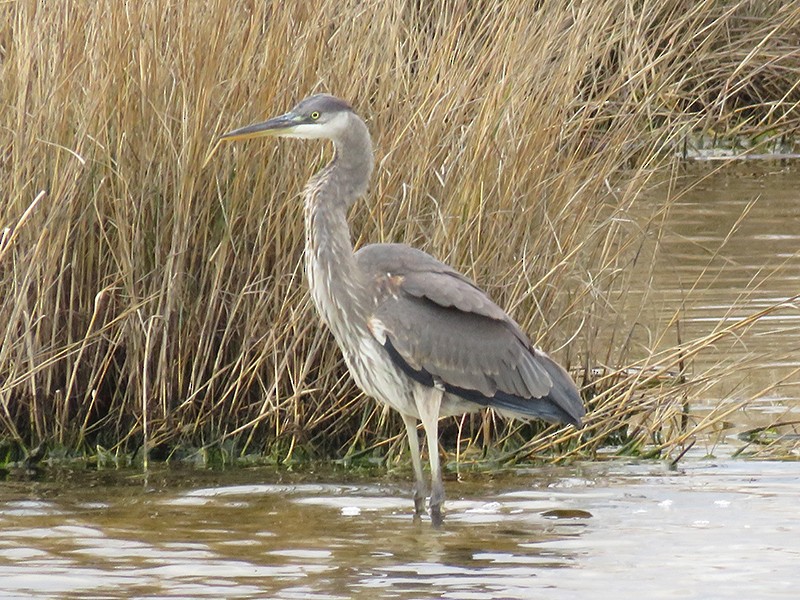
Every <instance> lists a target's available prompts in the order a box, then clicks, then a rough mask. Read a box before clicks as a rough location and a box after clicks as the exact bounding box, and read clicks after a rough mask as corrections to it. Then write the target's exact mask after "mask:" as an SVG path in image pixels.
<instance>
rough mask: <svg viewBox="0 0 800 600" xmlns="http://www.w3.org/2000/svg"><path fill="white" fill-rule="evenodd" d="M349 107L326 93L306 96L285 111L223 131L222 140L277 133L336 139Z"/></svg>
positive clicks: (345, 119) (342, 126)
mask: <svg viewBox="0 0 800 600" xmlns="http://www.w3.org/2000/svg"><path fill="white" fill-rule="evenodd" d="M353 114H354V113H353V109H352V108H351V106H350V105H349V104H348V103H347V102H345V101H344V100H340V99H339V98H336V97H335V96H330V95H328V94H316V95H314V96H309V97H308V98H306V99H305V100H303V101H302V102H300V103H299V104H298V105H297V106H295V107H294V108H293V109H292V110H290V111H289V112H287V113H286V114H283V115H279V116H277V117H273V118H271V119H269V120H267V121H263V122H261V123H253V124H252V125H247V126H246V127H241V128H239V129H234V130H233V131H229V132H227V133H224V134H223V135H222V137H221V139H222V140H226V141H230V140H245V139H250V138H255V137H264V136H278V137H293V138H306V139H319V138H324V139H329V140H336V139H338V138H339V137H340V136H341V135H342V134H343V132H344V131H345V130H346V129H347V127H348V125H349V123H350V117H351V115H353Z"/></svg>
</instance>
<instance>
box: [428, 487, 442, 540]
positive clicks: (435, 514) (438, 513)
mask: <svg viewBox="0 0 800 600" xmlns="http://www.w3.org/2000/svg"><path fill="white" fill-rule="evenodd" d="M443 504H444V488H443V487H442V485H441V484H439V485H436V484H435V483H434V485H433V491H432V492H431V523H432V524H433V526H434V527H436V528H437V529H438V528H439V527H441V526H442V523H443V521H444V515H442V505H443Z"/></svg>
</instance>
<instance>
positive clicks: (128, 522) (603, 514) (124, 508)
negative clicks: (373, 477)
mask: <svg viewBox="0 0 800 600" xmlns="http://www.w3.org/2000/svg"><path fill="white" fill-rule="evenodd" d="M149 479H150V481H149V483H148V484H145V483H142V482H141V479H140V476H127V477H126V476H125V475H120V474H116V475H115V474H110V475H104V474H99V475H98V474H84V475H82V476H73V479H71V480H69V481H58V482H52V483H35V482H11V483H8V482H7V483H6V484H4V485H3V486H2V487H0V505H2V507H3V509H2V514H0V531H2V536H1V537H0V595H2V597H3V598H320V599H321V598H352V597H361V598H378V597H380V598H459V599H481V598H534V597H547V598H569V599H576V598H599V597H609V598H611V597H613V598H634V597H635V598H737V599H739V598H796V597H797V593H798V592H797V590H798V586H800V570H799V569H798V566H797V565H798V564H799V563H800V520H798V519H797V497H798V495H800V478H798V470H797V465H796V464H794V463H786V462H783V463H780V462H744V461H730V460H722V461H711V460H702V459H693V460H690V461H688V462H686V463H685V464H683V465H681V467H680V468H679V469H678V470H676V471H670V470H667V469H666V468H665V467H664V466H663V465H661V464H658V463H652V462H650V463H646V464H636V463H619V462H614V463H595V464H587V465H581V466H577V467H574V466H573V467H571V468H545V469H530V470H521V471H515V472H511V473H508V472H507V473H504V474H502V475H496V476H494V477H490V476H488V475H477V474H471V475H469V476H468V477H467V478H466V480H464V481H461V482H458V481H450V482H448V484H447V486H448V491H449V494H450V498H451V500H450V501H449V502H448V504H447V509H448V514H447V517H446V523H445V526H444V528H443V529H442V530H438V531H437V530H433V529H432V528H431V527H430V524H429V522H427V521H422V522H414V520H413V519H412V517H411V500H410V498H409V493H408V489H407V488H408V484H407V482H405V481H389V482H386V483H381V484H376V483H374V482H373V483H370V482H355V483H352V484H348V485H342V484H337V483H330V482H326V481H325V480H329V479H330V476H327V477H323V478H322V479H321V480H320V481H318V482H315V483H302V482H296V481H295V482H292V481H290V480H287V479H286V476H280V475H278V474H276V473H275V472H274V471H266V470H245V471H238V472H229V473H201V474H195V475H193V476H192V477H191V478H190V479H189V480H188V481H187V480H186V477H185V476H184V475H181V474H170V473H161V474H158V473H156V474H151V475H150V478H149ZM281 479H283V480H284V481H283V482H279V481H280V480H281ZM578 511H580V512H578ZM553 512H555V515H556V516H547V515H548V514H552V513H553ZM559 514H560V515H561V516H562V517H564V518H557V515H559Z"/></svg>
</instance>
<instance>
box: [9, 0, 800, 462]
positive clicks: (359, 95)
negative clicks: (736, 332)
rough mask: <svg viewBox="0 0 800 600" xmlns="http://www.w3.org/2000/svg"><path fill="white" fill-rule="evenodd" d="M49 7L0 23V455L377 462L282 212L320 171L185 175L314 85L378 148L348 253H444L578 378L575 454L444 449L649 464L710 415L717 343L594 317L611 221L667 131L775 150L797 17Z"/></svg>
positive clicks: (762, 7)
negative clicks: (633, 343) (39, 451)
mask: <svg viewBox="0 0 800 600" xmlns="http://www.w3.org/2000/svg"><path fill="white" fill-rule="evenodd" d="M59 4H60V5H61V6H60V7H59V8H58V9H57V10H56V9H55V8H54V7H52V6H49V5H45V4H43V3H37V2H34V1H29V0H19V1H16V2H6V3H2V4H0V80H2V81H3V86H2V87H0V104H2V107H3V109H2V111H0V207H1V208H2V212H0V227H2V228H3V231H2V237H0V290H2V292H1V294H0V336H2V342H1V343H2V345H1V346H0V435H2V437H3V438H4V439H6V440H10V441H11V442H13V443H14V444H19V445H21V446H25V447H32V446H36V445H37V444H39V443H40V442H41V441H47V442H48V443H50V444H51V445H53V446H60V447H65V448H69V449H73V450H79V451H87V450H88V451H90V452H93V451H94V449H95V448H97V447H104V448H107V449H110V452H111V453H112V454H115V455H116V454H128V453H131V452H133V451H134V450H136V449H137V448H138V447H140V446H141V444H142V441H143V439H145V437H146V438H147V439H148V440H149V445H150V446H151V447H152V448H155V449H157V450H159V451H160V452H161V456H167V455H168V453H169V452H171V451H172V450H174V449H175V448H179V447H200V446H215V445H221V444H229V446H230V448H232V452H233V453H234V454H244V453H253V452H255V453H267V454H271V455H274V456H276V457H279V458H282V459H284V458H287V457H293V456H294V457H296V456H307V455H310V456H313V455H319V454H324V455H328V454H333V455H339V454H344V453H349V454H350V455H351V456H357V455H359V453H371V452H375V451H377V452H380V451H382V450H381V449H382V448H384V447H386V446H387V445H388V446H393V447H394V446H395V445H396V444H395V442H394V438H392V436H394V435H395V434H396V433H397V432H398V431H400V430H401V429H402V428H401V427H400V426H399V422H397V421H395V419H394V417H392V416H390V415H388V414H387V413H385V412H382V411H381V409H380V408H378V407H376V405H375V403H374V402H372V401H370V400H367V399H364V398H362V397H360V396H359V395H358V394H357V390H356V389H355V387H354V385H353V383H352V382H351V380H350V379H349V378H348V376H347V375H346V372H345V369H344V367H343V364H342V361H341V359H340V355H339V352H338V350H337V349H336V348H335V345H334V344H333V342H332V340H331V339H330V338H329V336H328V334H327V333H326V332H325V331H324V330H322V329H321V328H320V327H319V326H318V322H317V317H316V315H315V314H314V311H313V307H312V306H311V304H310V302H309V299H308V297H307V292H306V288H305V281H304V278H303V273H302V267H301V262H300V254H301V251H302V244H303V233H302V215H301V211H300V209H299V206H298V202H297V195H298V192H299V190H300V189H301V188H302V184H303V182H304V181H305V179H306V178H307V177H308V176H309V175H310V174H311V172H312V171H313V170H314V169H315V168H316V166H317V165H319V164H320V163H321V162H322V161H323V160H324V157H323V156H322V155H321V154H320V151H319V149H318V148H315V147H313V146H309V147H300V146H293V147H292V148H291V149H287V148H285V147H282V146H280V145H276V144H274V143H265V144H250V145H247V146H246V147H244V146H242V147H237V148H226V149H225V150H224V151H223V152H218V153H217V156H216V157H215V159H214V160H213V161H212V162H211V163H209V165H208V166H206V167H205V168H203V159H204V157H205V156H206V154H207V152H208V151H209V149H210V148H211V147H212V146H213V144H214V137H215V135H216V134H218V133H220V132H222V131H223V130H226V129H228V128H230V127H233V126H238V125H242V124H246V123H249V122H251V121H254V120H256V119H259V118H262V117H266V116H270V115H272V114H275V113H277V112H279V111H282V110H285V109H286V108H288V107H289V106H291V105H292V104H293V103H294V102H295V101H296V100H298V99H299V98H301V97H303V96H305V95H307V94H309V93H311V92H314V91H329V92H332V93H335V94H337V95H340V96H342V97H344V98H348V99H350V100H351V101H352V102H353V104H354V105H355V106H356V108H357V110H358V111H359V112H360V113H361V114H362V115H364V116H365V117H366V118H367V120H368V124H369V126H370V129H371V131H372V134H373V137H374V142H375V147H376V154H377V160H378V168H377V170H376V177H375V179H374V182H373V186H372V192H371V194H370V197H369V198H368V200H367V201H366V202H363V203H360V204H359V205H358V206H357V208H355V209H354V212H353V214H352V215H351V222H352V224H353V228H354V232H355V235H356V236H357V244H363V243H367V242H374V241H403V242H408V243H411V244H414V245H416V246H420V247H422V248H424V249H426V250H428V251H430V252H431V253H433V254H435V255H437V256H439V257H440V258H442V259H443V260H445V261H447V262H449V263H451V264H453V265H454V266H456V267H457V268H459V269H461V270H463V271H464V272H466V273H467V274H469V275H470V276H472V277H473V278H474V279H476V280H477V281H478V282H480V283H481V285H482V286H483V287H485V288H486V289H488V290H489V291H490V293H491V295H492V296H493V297H494V298H495V299H496V300H497V301H498V303H499V304H500V305H502V306H505V307H507V308H509V309H510V311H511V312H512V314H513V315H514V317H515V318H516V319H517V320H518V321H519V322H520V323H521V324H522V325H523V328H524V329H526V330H527V331H528V332H529V333H530V335H531V337H532V338H533V339H536V340H538V342H539V344H540V345H542V346H543V347H545V348H547V349H550V350H552V353H553V354H554V355H555V356H556V357H557V358H558V359H559V360H560V361H561V362H562V363H565V364H567V365H569V367H570V368H571V369H572V370H573V372H574V373H576V374H584V375H586V374H588V375H586V376H585V377H584V376H581V377H582V381H581V383H583V384H585V385H586V392H587V396H588V397H589V404H590V407H591V409H592V414H591V416H590V418H589V419H588V424H587V428H586V429H585V430H584V431H583V432H582V433H581V434H580V440H579V434H578V433H576V432H574V431H568V430H561V431H555V430H548V431H547V432H546V435H543V436H541V437H535V438H533V439H532V441H529V442H525V440H526V439H529V438H531V434H532V432H533V431H535V430H536V427H537V426H530V425H526V426H525V427H523V428H522V429H520V428H519V424H512V425H510V426H509V425H507V424H505V423H503V422H499V421H496V420H495V419H494V417H493V416H492V415H485V416H481V415H478V416H471V417H466V418H465V419H464V420H461V421H455V420H453V421H452V422H451V423H450V425H448V426H447V427H445V429H446V431H449V432H450V436H449V437H448V436H447V435H446V436H445V443H446V444H447V445H448V449H451V450H453V449H457V451H458V452H460V453H462V454H469V452H471V451H472V450H474V449H476V448H483V447H485V446H486V445H488V444H489V443H491V444H493V445H494V446H495V447H497V448H500V449H501V450H502V452H507V453H510V454H512V455H518V454H520V453H521V454H523V455H529V454H531V453H535V454H537V455H541V454H544V455H546V456H555V457H559V456H565V455H569V454H575V453H577V454H580V455H587V454H591V453H593V452H594V451H595V450H596V449H597V448H599V447H601V446H603V445H604V444H608V443H615V444H629V443H637V444H638V443H643V444H644V443H651V442H653V441H655V442H656V447H657V448H658V449H661V450H666V451H669V450H670V449H671V448H674V447H675V446H676V445H679V444H681V443H683V442H684V441H685V440H686V439H688V438H689V437H690V436H691V435H692V434H693V433H694V432H696V431H697V430H698V428H705V427H708V426H709V424H710V422H713V421H714V419H716V418H717V416H714V414H712V415H711V416H710V417H707V418H706V419H705V420H701V421H696V420H694V419H693V420H691V421H686V420H685V419H686V416H685V415H684V414H683V410H684V409H683V407H684V405H685V403H686V402H691V400H692V398H693V396H694V395H695V394H697V393H698V391H700V390H702V389H703V386H704V385H707V382H708V380H709V378H711V379H713V377H716V376H719V374H718V373H709V374H700V376H698V377H697V378H696V379H694V380H692V381H687V380H686V379H685V378H684V377H682V376H681V374H682V373H683V367H684V365H685V362H686V361H690V360H691V358H692V355H693V354H694V353H696V352H699V351H701V350H702V348H703V346H704V344H710V343H714V339H715V338H714V336H715V335H718V334H720V335H721V334H724V332H716V333H712V334H710V336H709V338H708V339H700V340H684V341H683V343H680V344H679V343H677V341H676V342H675V344H674V345H673V347H672V348H670V349H669V350H668V351H663V350H658V352H656V351H655V350H654V351H653V353H651V354H642V352H641V350H640V349H638V348H637V349H636V350H635V351H634V350H632V349H631V347H630V345H629V344H628V343H626V340H627V338H628V337H629V335H630V330H631V327H632V326H633V325H632V324H631V323H629V322H626V321H625V318H624V316H623V315H622V314H621V313H620V312H619V311H616V310H615V308H614V305H615V302H616V301H617V299H619V298H620V297H621V296H622V295H624V293H625V292H626V290H627V289H629V288H630V286H631V285H632V282H631V275H630V273H631V268H630V267H631V265H632V264H633V263H634V262H635V261H637V260H646V258H645V257H644V256H643V254H642V252H641V248H642V244H643V240H644V237H645V236H646V235H647V233H646V231H644V230H643V228H641V227H639V226H636V225H635V224H633V223H631V220H630V219H628V218H626V215H627V211H628V209H629V207H630V206H631V205H632V203H634V202H635V200H636V197H637V195H638V194H639V193H640V191H641V190H643V189H645V188H647V187H648V186H649V185H650V184H651V182H652V180H653V178H654V177H656V176H658V177H661V176H662V175H663V174H664V173H665V172H668V170H669V167H670V165H672V164H674V161H675V159H674V156H675V154H676V153H678V154H680V152H681V147H682V144H683V142H684V140H685V139H686V136H687V135H689V134H690V133H692V132H698V131H707V130H714V131H721V132H731V133H732V134H735V135H741V134H742V133H744V132H754V133H759V132H779V134H780V135H787V134H788V135H796V131H797V128H798V125H800V117H799V115H800V111H798V102H800V83H798V82H800V34H798V32H800V7H798V5H797V4H796V3H784V2H778V1H773V2H760V3H753V2H716V1H713V2H712V1H709V0H706V1H700V2H695V1H691V2H689V1H685V2H667V1H664V0H654V1H652V2H634V3H632V2H620V1H618V0H600V1H597V2H585V3H572V2H544V3H540V2H524V1H514V2H492V1H489V0H486V1H482V2H469V3H445V4H442V3H417V2H360V1H359V2H356V1H346V2H341V1H338V0H337V1H332V0H331V1H327V0H323V1H322V2H317V3H313V4H307V3H297V4H296V5H294V6H292V4H293V3H288V4H287V5H283V4H275V3H258V2H250V1H247V0H239V1H234V2H220V1H210V2H196V3H191V2H190V3H180V4H176V3H173V2H166V1H154V2H147V3H120V2H113V1H109V0H105V1H104V0H99V1H88V0H76V1H73V2H62V3H59ZM776 134H777V133H776ZM661 216H662V215H660V214H656V215H653V217H652V220H651V223H649V224H648V227H650V231H651V232H652V231H657V228H658V224H659V219H660V218H661ZM757 316H758V315H754V317H753V318H757ZM660 335H662V336H666V335H667V332H666V331H665V332H660ZM670 335H671V334H670ZM667 373H673V374H675V377H672V378H667V379H665V377H664V376H665V374H667ZM632 419H638V420H639V421H637V422H640V423H641V424H642V425H641V427H642V428H641V429H640V430H638V431H634V432H633V433H631V432H630V431H629V429H628V426H629V425H630V422H631V420H632ZM675 419H677V420H678V421H679V422H681V420H682V419H683V421H682V422H681V426H680V427H665V426H664V424H665V423H667V422H674V421H675ZM709 420H710V422H709ZM637 436H638V437H637ZM659 436H660V437H659ZM637 440H638V441H637ZM456 441H458V443H456ZM397 447H399V446H397Z"/></svg>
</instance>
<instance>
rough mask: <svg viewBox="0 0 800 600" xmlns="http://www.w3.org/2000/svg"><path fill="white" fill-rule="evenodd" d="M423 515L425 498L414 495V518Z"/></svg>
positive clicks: (424, 512)
mask: <svg viewBox="0 0 800 600" xmlns="http://www.w3.org/2000/svg"><path fill="white" fill-rule="evenodd" d="M424 514H427V511H426V510H425V496H418V495H417V494H414V516H415V517H421V516H422V515H424Z"/></svg>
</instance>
